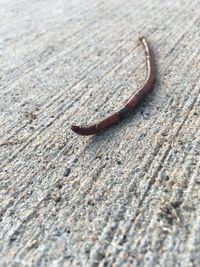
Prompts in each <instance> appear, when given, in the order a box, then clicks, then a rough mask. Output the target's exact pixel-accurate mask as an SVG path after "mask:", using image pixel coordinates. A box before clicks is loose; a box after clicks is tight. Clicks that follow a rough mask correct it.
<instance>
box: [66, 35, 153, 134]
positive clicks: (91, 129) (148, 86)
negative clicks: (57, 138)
mask: <svg viewBox="0 0 200 267" xmlns="http://www.w3.org/2000/svg"><path fill="white" fill-rule="evenodd" d="M140 41H141V42H142V44H143V47H144V50H145V54H146V65H147V74H146V79H145V81H144V83H143V85H142V86H141V87H140V88H139V89H138V90H137V91H136V93H134V94H133V95H132V96H131V98H130V99H129V100H128V101H127V103H126V104H125V105H124V106H123V107H122V108H121V109H120V110H119V111H117V112H115V113H113V114H111V115H110V116H108V117H107V118H105V119H103V120H101V121H99V122H97V123H95V124H93V125H91V126H88V127H80V126H76V125H72V126H71V129H72V131H74V132H75V133H77V134H80V135H91V134H96V133H99V132H101V131H104V130H106V129H108V128H110V127H111V126H112V125H115V124H117V123H118V122H120V121H122V120H123V119H124V118H125V117H126V116H127V115H128V114H129V113H131V112H132V111H134V109H135V108H136V106H137V105H138V103H139V102H140V101H141V99H143V98H144V96H145V95H147V94H148V93H149V92H150V91H151V90H152V89H153V88H152V87H153V84H154V81H155V68H154V61H153V57H152V54H151V51H150V48H149V46H148V44H147V41H146V39H145V38H144V37H140Z"/></svg>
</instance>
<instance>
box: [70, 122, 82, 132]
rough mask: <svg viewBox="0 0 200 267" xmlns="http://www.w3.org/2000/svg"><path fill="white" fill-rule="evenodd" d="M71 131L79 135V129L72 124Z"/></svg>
mask: <svg viewBox="0 0 200 267" xmlns="http://www.w3.org/2000/svg"><path fill="white" fill-rule="evenodd" d="M71 130H72V131H73V132H75V133H77V134H80V130H81V127H79V126H76V125H74V124H72V126H71Z"/></svg>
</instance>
